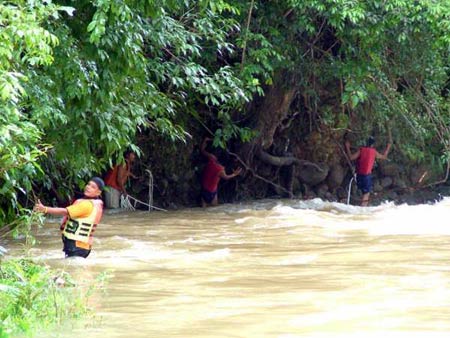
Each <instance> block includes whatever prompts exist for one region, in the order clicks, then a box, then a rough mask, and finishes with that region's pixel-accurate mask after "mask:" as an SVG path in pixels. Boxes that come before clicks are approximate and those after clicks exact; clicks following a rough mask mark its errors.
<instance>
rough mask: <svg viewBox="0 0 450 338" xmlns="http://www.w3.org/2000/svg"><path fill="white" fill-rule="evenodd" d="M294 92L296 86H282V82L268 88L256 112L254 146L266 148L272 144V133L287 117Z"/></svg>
mask: <svg viewBox="0 0 450 338" xmlns="http://www.w3.org/2000/svg"><path fill="white" fill-rule="evenodd" d="M295 94H296V88H284V86H283V84H274V85H273V86H271V87H269V88H268V90H267V91H266V95H265V97H264V99H263V101H262V104H261V105H260V106H259V107H258V111H257V114H256V116H257V124H256V130H257V131H258V133H259V134H258V137H257V139H256V140H255V142H256V146H259V147H261V148H262V149H264V150H266V149H268V148H269V147H270V146H271V145H272V144H273V137H274V134H275V132H276V130H277V128H278V126H280V125H281V122H282V121H283V120H284V119H285V118H286V117H287V115H288V113H289V107H290V106H291V103H292V101H293V100H294V98H295Z"/></svg>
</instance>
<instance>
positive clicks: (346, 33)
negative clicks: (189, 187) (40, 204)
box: [0, 0, 450, 224]
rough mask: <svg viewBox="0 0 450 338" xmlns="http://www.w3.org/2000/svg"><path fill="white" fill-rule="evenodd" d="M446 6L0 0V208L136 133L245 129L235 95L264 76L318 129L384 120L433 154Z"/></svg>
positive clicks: (87, 168) (8, 215)
mask: <svg viewBox="0 0 450 338" xmlns="http://www.w3.org/2000/svg"><path fill="white" fill-rule="evenodd" d="M68 5H70V6H73V7H68ZM449 13H450V3H449V2H448V1H409V0H387V1H380V0H369V1H363V0H305V1H303V0H302V1H300V0H283V1H241V0H200V1H194V0H184V1H176V0H162V1H158V2H151V1H128V0H80V1H64V0H59V1H48V2H44V1H41V0H38V1H25V0H15V1H8V2H2V4H0V25H1V27H2V31H1V32H0V168H1V169H0V204H1V206H2V208H0V210H2V211H1V213H0V222H1V223H3V224H4V223H8V222H12V220H13V219H14V217H15V216H16V214H17V213H19V211H20V210H21V207H22V206H23V205H27V204H28V205H29V204H30V201H31V198H30V197H29V196H28V195H29V194H30V191H32V190H39V189H36V187H37V186H38V187H39V188H40V189H42V190H44V191H45V190H47V191H48V190H51V191H53V192H54V193H56V194H59V195H60V196H65V195H67V194H69V193H70V192H71V191H72V189H73V187H74V186H79V187H81V186H82V185H83V184H84V183H85V182H86V180H87V179H88V177H89V176H90V175H92V174H97V175H99V174H101V173H102V172H104V171H105V170H106V169H107V168H108V167H110V166H111V165H112V159H115V158H117V157H120V155H119V154H121V153H122V151H123V150H124V149H125V148H127V147H129V146H130V145H135V144H136V143H137V136H138V135H139V133H141V132H143V131H145V132H152V133H158V134H161V135H164V136H166V137H167V138H169V139H170V140H173V141H180V140H181V141H184V140H185V138H186V137H189V135H190V134H191V133H192V132H193V131H194V132H198V129H199V128H203V127H204V126H206V127H207V128H205V129H207V130H213V132H214V133H215V143H216V145H220V146H225V145H226V143H227V141H228V140H230V139H232V138H240V139H241V140H243V141H248V140H250V139H251V138H252V137H254V135H255V131H253V130H252V129H251V128H252V127H253V125H251V124H250V123H251V122H249V121H251V120H252V116H248V115H247V112H248V110H249V107H251V102H252V100H253V99H254V98H258V97H259V96H263V95H264V89H263V88H264V87H265V86H271V85H273V83H274V82H275V81H274V79H275V78H276V79H282V80H281V82H282V83H283V85H284V86H286V87H294V88H295V89H296V90H297V91H298V93H299V95H298V98H297V100H298V101H299V102H297V106H298V107H299V109H300V111H301V114H298V115H299V117H300V118H302V119H306V118H309V119H312V121H310V123H307V124H308V125H310V126H314V127H315V128H317V129H318V130H319V129H320V127H321V124H326V126H327V127H330V128H331V129H333V128H334V129H343V128H352V124H353V123H354V122H355V121H356V122H358V121H365V124H364V126H365V127H364V128H366V129H367V130H362V131H361V132H363V133H369V132H373V131H377V132H379V133H384V132H385V131H386V129H387V128H386V125H389V126H390V128H391V129H392V131H393V133H394V137H395V138H397V139H398V140H401V141H402V143H407V145H405V148H404V151H403V152H400V153H401V154H402V156H404V157H405V158H408V159H411V158H413V159H416V160H427V158H428V157H433V158H446V155H445V154H448V153H450V151H449V148H448V145H447V143H446V142H445V140H447V139H448V138H449V136H450V135H449V131H448V130H447V129H448V128H447V127H446V126H448V125H449V123H448V122H449V120H450V112H449V104H448V95H449V93H448V74H449V69H448V64H449V62H448V61H449V46H450V37H449V34H448V32H449V28H450V14H449ZM277 83H278V82H277ZM387 122H389V123H387ZM293 125H294V124H293ZM369 129H371V130H369ZM205 131H206V130H205ZM430 143H431V144H433V146H432V147H431V148H430V149H427V151H425V149H426V147H428V144H430ZM33 184H34V185H33ZM38 193H40V191H39V192H38Z"/></svg>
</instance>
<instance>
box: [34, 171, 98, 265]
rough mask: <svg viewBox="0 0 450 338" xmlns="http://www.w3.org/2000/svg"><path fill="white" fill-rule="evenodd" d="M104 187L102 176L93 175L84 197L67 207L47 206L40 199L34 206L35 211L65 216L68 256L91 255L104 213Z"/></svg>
mask: <svg viewBox="0 0 450 338" xmlns="http://www.w3.org/2000/svg"><path fill="white" fill-rule="evenodd" d="M104 187H105V183H104V182H103V180H102V179H101V178H100V177H93V178H92V179H91V180H90V181H89V182H88V184H87V185H86V187H85V188H84V197H83V198H80V199H77V200H75V201H74V202H73V203H72V204H71V205H70V206H68V207H67V208H54V207H46V206H45V205H43V204H42V203H41V201H40V200H38V202H37V203H36V205H35V206H34V210H35V211H38V212H43V213H45V214H50V215H59V216H64V219H63V221H62V223H61V232H62V240H63V244H64V247H63V251H64V252H65V255H66V257H73V256H78V257H84V258H86V257H87V256H89V254H90V252H91V248H92V242H93V233H94V231H95V229H96V227H97V224H98V223H99V222H100V220H101V217H102V214H103V201H102V200H101V199H100V195H101V193H102V190H103V188H104Z"/></svg>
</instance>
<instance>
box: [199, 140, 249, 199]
mask: <svg viewBox="0 0 450 338" xmlns="http://www.w3.org/2000/svg"><path fill="white" fill-rule="evenodd" d="M209 141H211V139H210V138H205V139H204V140H203V142H202V144H201V146H200V151H201V153H202V154H203V155H204V156H205V157H206V158H207V159H208V163H207V164H206V166H205V169H204V170H203V175H202V207H206V206H207V205H213V206H215V205H217V204H219V201H218V196H217V189H218V186H219V182H220V179H224V180H229V179H231V178H233V177H236V176H238V175H239V174H240V173H241V171H242V168H238V169H235V170H234V171H233V172H232V173H231V174H230V175H227V174H226V172H225V168H224V167H223V166H222V165H221V164H220V163H219V162H218V161H217V157H216V156H215V155H213V154H211V153H210V152H208V151H206V144H207V143H208V142H209Z"/></svg>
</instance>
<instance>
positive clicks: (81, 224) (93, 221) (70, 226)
mask: <svg viewBox="0 0 450 338" xmlns="http://www.w3.org/2000/svg"><path fill="white" fill-rule="evenodd" d="M82 201H91V202H92V203H93V204H94V208H93V209H92V212H91V214H90V215H88V216H86V217H80V218H73V219H72V218H70V217H68V218H67V220H66V222H65V223H64V224H63V225H62V228H63V235H64V236H65V237H67V238H68V239H72V240H74V241H78V242H83V243H87V244H88V245H89V246H91V245H92V242H93V240H94V237H93V234H94V231H95V229H96V227H97V224H98V223H99V222H100V219H101V218H102V215H103V201H102V200H101V199H84V198H80V199H77V200H76V201H75V202H74V203H73V204H77V203H80V202H82Z"/></svg>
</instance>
